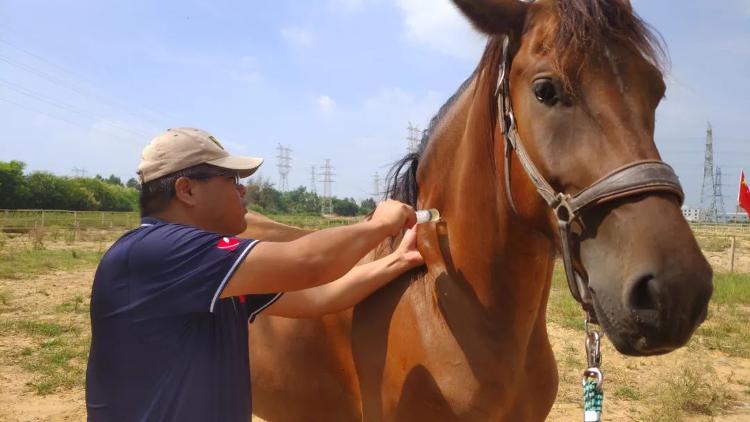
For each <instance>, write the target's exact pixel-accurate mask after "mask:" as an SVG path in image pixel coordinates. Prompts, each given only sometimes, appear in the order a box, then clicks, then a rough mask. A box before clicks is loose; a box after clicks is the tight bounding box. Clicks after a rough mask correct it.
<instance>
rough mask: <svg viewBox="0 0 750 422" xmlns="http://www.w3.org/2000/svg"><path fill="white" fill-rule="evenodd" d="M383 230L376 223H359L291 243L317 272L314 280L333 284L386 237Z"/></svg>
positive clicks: (318, 232) (316, 233)
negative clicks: (331, 281)
mask: <svg viewBox="0 0 750 422" xmlns="http://www.w3.org/2000/svg"><path fill="white" fill-rule="evenodd" d="M387 230H388V229H387V228H386V227H384V226H382V225H380V224H378V223H376V222H373V221H363V222H360V223H357V224H352V225H350V226H343V227H335V228H331V229H326V230H320V231H317V232H313V233H310V234H308V235H306V236H304V237H302V238H300V239H297V240H295V241H293V242H292V243H294V245H295V248H298V250H300V251H308V253H309V256H308V259H307V262H308V263H309V265H310V268H311V269H315V270H317V271H316V272H315V275H314V278H315V279H317V280H335V279H337V278H339V277H341V276H343V275H344V274H345V273H346V272H347V271H348V270H349V269H350V268H352V266H354V265H355V264H356V263H357V262H358V261H359V260H360V259H362V257H363V256H365V254H367V253H368V252H369V251H371V250H372V249H373V248H375V247H376V246H377V245H378V244H379V243H380V242H382V241H383V239H385V238H386V237H387V236H388V234H389V233H388V231H387ZM341 245H346V247H343V248H342V246H341ZM311 271H313V270H311Z"/></svg>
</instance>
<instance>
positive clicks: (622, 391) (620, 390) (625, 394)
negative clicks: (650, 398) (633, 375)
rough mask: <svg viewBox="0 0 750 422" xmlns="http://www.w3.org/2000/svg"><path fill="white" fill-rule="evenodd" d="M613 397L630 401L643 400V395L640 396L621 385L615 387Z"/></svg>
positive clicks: (634, 390) (635, 390)
mask: <svg viewBox="0 0 750 422" xmlns="http://www.w3.org/2000/svg"><path fill="white" fill-rule="evenodd" d="M614 396H615V397H617V398H618V399H623V400H630V401H639V400H641V399H642V398H643V395H642V394H641V392H640V391H638V390H637V389H635V388H633V387H630V386H627V385H622V386H620V387H617V389H616V390H615V392H614Z"/></svg>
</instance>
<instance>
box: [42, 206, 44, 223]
mask: <svg viewBox="0 0 750 422" xmlns="http://www.w3.org/2000/svg"><path fill="white" fill-rule="evenodd" d="M42 227H44V210H42Z"/></svg>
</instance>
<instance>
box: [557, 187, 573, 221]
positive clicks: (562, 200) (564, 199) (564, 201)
mask: <svg viewBox="0 0 750 422" xmlns="http://www.w3.org/2000/svg"><path fill="white" fill-rule="evenodd" d="M569 199H570V195H566V194H564V193H559V194H557V205H555V206H554V210H555V217H557V220H558V221H560V222H563V223H566V224H570V223H572V222H573V220H575V219H576V218H578V216H577V215H576V213H575V211H573V207H571V205H570V202H568V200H569ZM561 210H562V211H565V214H566V215H560V211H561Z"/></svg>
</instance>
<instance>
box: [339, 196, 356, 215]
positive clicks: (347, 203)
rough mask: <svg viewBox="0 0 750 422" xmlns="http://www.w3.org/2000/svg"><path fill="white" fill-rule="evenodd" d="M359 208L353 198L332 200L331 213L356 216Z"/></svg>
mask: <svg viewBox="0 0 750 422" xmlns="http://www.w3.org/2000/svg"><path fill="white" fill-rule="evenodd" d="M358 211H359V206H358V205H357V202H356V201H355V200H354V198H344V199H338V198H333V212H334V213H335V214H337V215H341V216H345V217H351V216H355V215H357V212H358Z"/></svg>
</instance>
